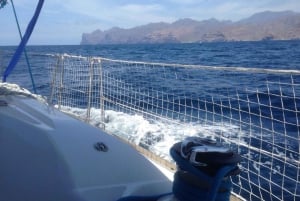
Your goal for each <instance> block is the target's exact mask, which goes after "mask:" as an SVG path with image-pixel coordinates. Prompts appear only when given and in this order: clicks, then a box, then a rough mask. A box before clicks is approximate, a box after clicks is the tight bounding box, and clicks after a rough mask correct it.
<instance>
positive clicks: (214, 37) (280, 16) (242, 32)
mask: <svg viewBox="0 0 300 201" xmlns="http://www.w3.org/2000/svg"><path fill="white" fill-rule="evenodd" d="M292 39H297V40H299V39H300V13H295V12H291V11H284V12H269V11H266V12H262V13H257V14H255V15H253V16H251V17H249V18H247V19H243V20H240V21H238V22H231V21H219V20H216V19H208V20H203V21H196V20H192V19H180V20H178V21H176V22H174V23H171V24H170V23H163V22H161V23H151V24H147V25H143V26H138V27H134V28H131V29H121V28H118V27H115V28H112V29H109V30H107V31H101V30H96V31H94V32H92V33H84V34H82V40H81V44H135V43H191V42H215V41H259V40H292Z"/></svg>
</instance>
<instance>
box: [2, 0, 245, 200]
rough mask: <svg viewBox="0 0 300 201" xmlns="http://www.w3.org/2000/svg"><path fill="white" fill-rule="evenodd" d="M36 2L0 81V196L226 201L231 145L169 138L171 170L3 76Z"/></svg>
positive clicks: (233, 171)
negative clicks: (172, 161) (172, 140)
mask: <svg viewBox="0 0 300 201" xmlns="http://www.w3.org/2000/svg"><path fill="white" fill-rule="evenodd" d="M3 2H4V1H3ZM43 2H44V1H43V0H40V1H39V3H38V5H37V9H36V12H35V14H34V16H33V18H32V20H31V21H30V23H29V25H28V28H27V30H26V32H25V34H24V36H23V37H22V41H21V42H20V45H19V47H18V49H17V50H16V52H15V54H14V56H13V57H12V59H11V62H10V63H9V66H8V67H7V68H6V69H5V71H4V74H3V83H0V132H1V134H0V143H1V144H0V153H1V155H0V161H1V167H0V178H1V179H0V200H49V201H50V200H65V201H69V200H70V201H71V200H72V201H73V200H75V201H76V200H78V201H79V200H80V201H96V200H103V201H142V200H144V201H146V200H148V201H154V200H158V201H194V200H199V199H203V200H211V201H213V200H229V198H230V193H231V185H232V184H231V179H230V177H231V176H234V175H237V174H238V173H239V171H240V169H239V167H238V165H237V164H238V163H239V162H240V161H241V157H240V156H239V155H238V154H236V153H235V152H233V151H232V150H231V149H229V148H224V147H223V146H222V145H221V144H219V143H217V142H215V141H212V140H209V139H201V138H187V139H186V140H183V141H180V142H176V143H175V144H174V145H173V146H172V148H171V150H170V154H171V157H172V159H173V160H174V161H175V163H176V165H177V168H176V170H174V172H170V171H167V170H165V169H164V168H163V167H161V166H160V165H159V164H157V163H156V162H155V161H153V160H152V159H150V158H148V157H147V156H145V155H143V154H141V153H140V152H139V151H137V150H136V149H135V148H133V147H132V146H131V145H130V144H128V143H127V142H124V141H123V140H122V139H120V138H117V137H116V136H113V135H110V134H108V133H106V132H105V131H104V130H101V129H99V128H96V127H94V126H92V125H89V124H87V123H85V122H83V121H81V120H79V119H77V118H74V117H73V116H70V115H68V114H66V113H63V112H61V111H59V110H57V108H55V107H54V106H53V105H51V104H50V103H49V102H48V101H47V100H45V99H43V97H41V96H39V95H36V94H32V93H30V92H29V91H27V90H26V89H23V88H21V87H19V86H17V85H15V84H11V83H6V78H7V76H9V74H10V72H11V71H12V70H13V68H14V66H15V65H16V63H17V62H18V59H19V58H20V55H21V54H22V52H23V50H24V48H25V46H26V43H27V41H28V39H29V37H30V35H31V32H32V30H33V28H34V25H35V23H36V21H37V18H38V15H39V12H40V10H41V8H42V5H43ZM170 175H171V176H170Z"/></svg>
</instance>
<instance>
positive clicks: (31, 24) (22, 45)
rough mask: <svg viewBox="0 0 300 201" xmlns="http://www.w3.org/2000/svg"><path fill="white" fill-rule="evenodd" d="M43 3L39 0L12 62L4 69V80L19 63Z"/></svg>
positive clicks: (42, 0) (4, 80)
mask: <svg viewBox="0 0 300 201" xmlns="http://www.w3.org/2000/svg"><path fill="white" fill-rule="evenodd" d="M43 4H44V0H39V3H38V5H37V7H36V9H35V12H34V15H33V17H32V19H31V20H30V22H29V24H28V26H27V29H26V32H25V34H24V36H23V38H22V40H21V42H20V44H19V46H18V48H17V50H16V52H15V54H14V55H13V57H12V59H11V60H10V63H9V65H8V67H7V68H6V70H5V71H4V74H3V82H6V78H7V77H8V75H9V74H10V73H11V71H12V70H13V69H14V67H15V66H16V64H17V63H18V61H19V59H20V56H21V54H22V52H23V50H24V48H25V46H26V44H27V42H28V40H29V38H30V36H31V33H32V31H33V29H34V26H35V24H36V21H37V19H38V17H39V14H40V11H41V9H42V7H43Z"/></svg>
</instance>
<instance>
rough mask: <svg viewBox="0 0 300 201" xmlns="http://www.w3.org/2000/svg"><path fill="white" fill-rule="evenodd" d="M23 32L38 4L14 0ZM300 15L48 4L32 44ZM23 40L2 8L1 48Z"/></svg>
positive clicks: (116, 1)
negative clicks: (187, 21) (180, 24)
mask: <svg viewBox="0 0 300 201" xmlns="http://www.w3.org/2000/svg"><path fill="white" fill-rule="evenodd" d="M13 3H14V5H15V9H16V12H17V16H18V19H19V24H20V27H21V30H22V33H24V32H25V30H26V27H27V24H28V22H29V21H30V19H31V17H32V16H33V13H34V10H35V7H36V5H37V3H38V0H13ZM286 10H291V11H295V12H299V13H300V1H299V0H251V1H248V0H45V2H44V6H43V8H42V11H41V14H40V17H39V19H38V21H37V24H36V27H35V30H34V31H33V33H32V36H31V38H30V40H29V42H28V44H29V45H77V44H80V41H81V36H82V33H90V32H92V31H94V30H96V29H100V30H102V31H103V30H107V29H110V28H112V27H120V28H132V27H135V26H140V25H145V24H148V23H152V22H168V23H172V22H174V21H176V20H178V19H182V18H192V19H195V20H206V19H210V18H215V19H218V20H232V21H238V20H241V19H244V18H247V17H250V16H251V15H253V14H254V13H258V12H263V11H286ZM19 42H20V36H19V33H18V29H17V25H16V22H15V18H14V15H13V10H12V6H11V3H10V0H9V4H8V5H6V6H5V7H4V8H2V9H0V46H4V45H18V44H19Z"/></svg>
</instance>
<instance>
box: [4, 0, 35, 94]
mask: <svg viewBox="0 0 300 201" xmlns="http://www.w3.org/2000/svg"><path fill="white" fill-rule="evenodd" d="M10 2H11V5H12V8H13V12H14V16H15V20H16V23H17V27H18V31H19V35H20V38H21V40H22V38H23V37H22V32H21V28H20V24H19V20H18V17H17V13H16V9H15V6H14V2H13V0H10ZM24 56H25V60H26V63H27V67H28V72H29V75H30V79H31V83H32V89H33V92H34V93H35V94H36V87H35V83H34V79H33V75H32V71H31V65H30V63H29V59H28V55H27V51H26V47H24Z"/></svg>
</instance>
